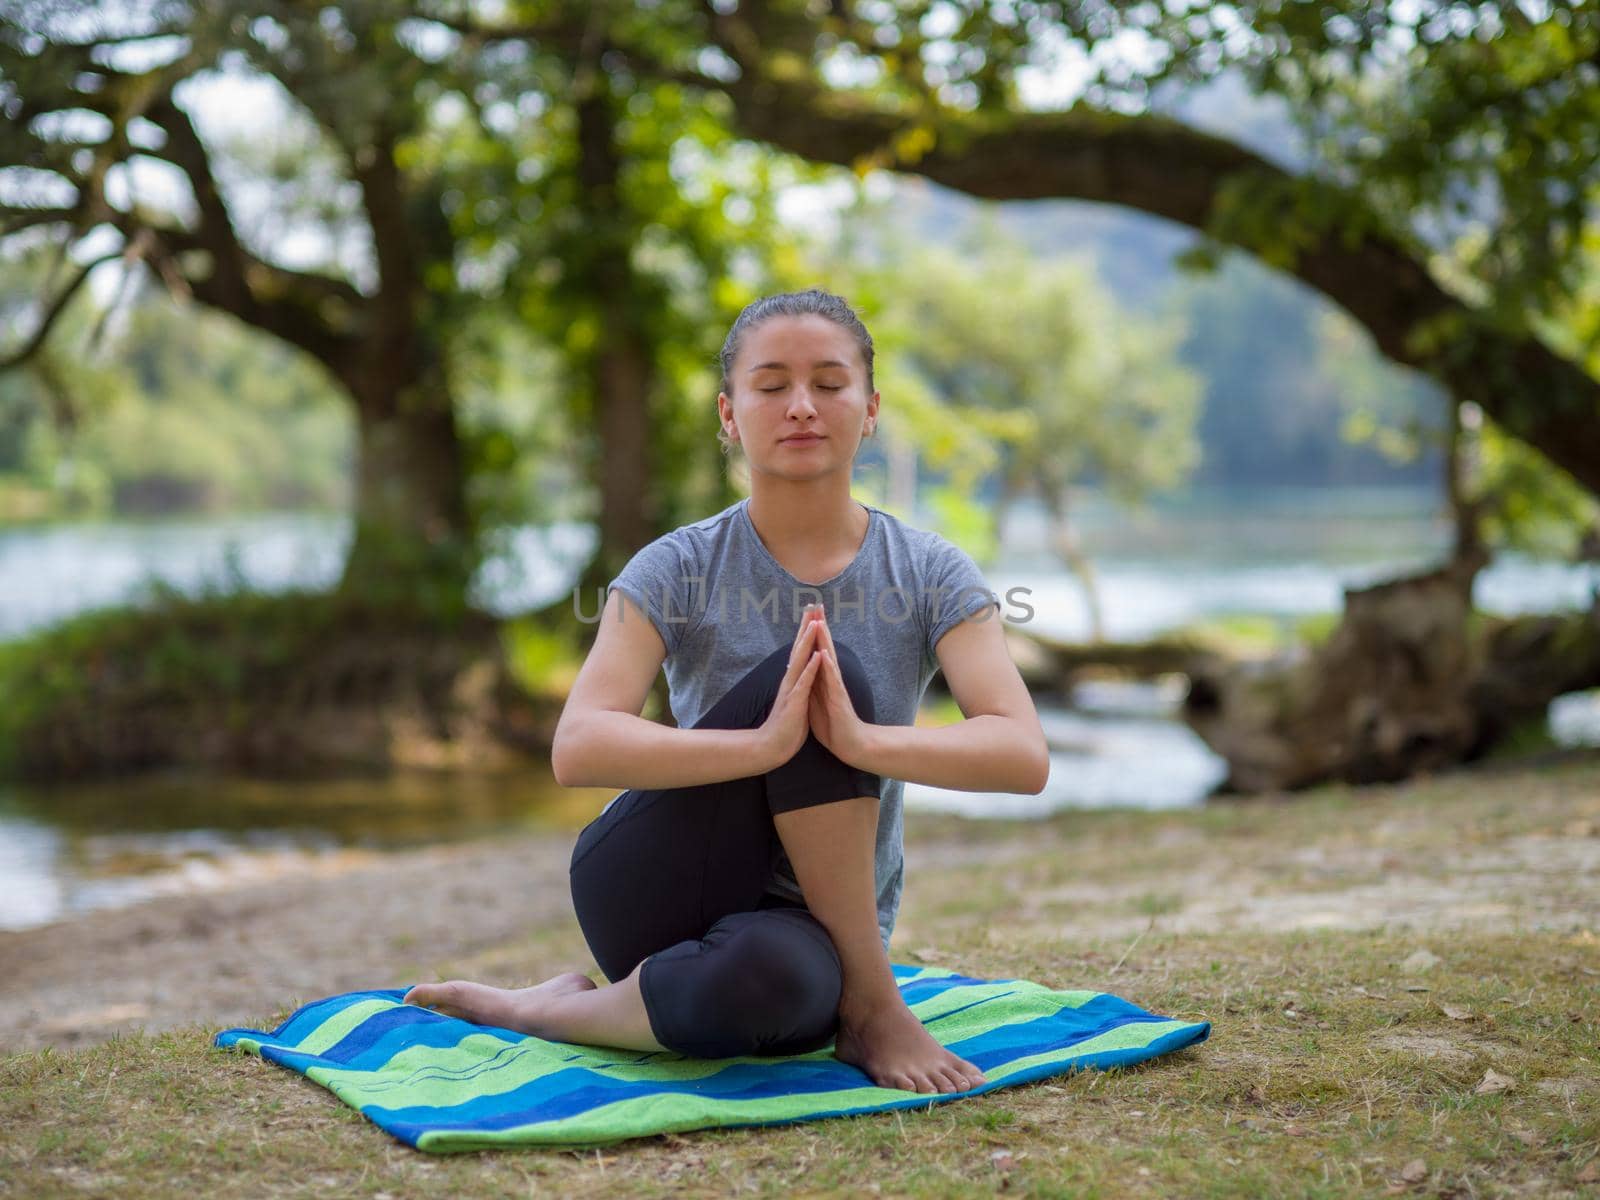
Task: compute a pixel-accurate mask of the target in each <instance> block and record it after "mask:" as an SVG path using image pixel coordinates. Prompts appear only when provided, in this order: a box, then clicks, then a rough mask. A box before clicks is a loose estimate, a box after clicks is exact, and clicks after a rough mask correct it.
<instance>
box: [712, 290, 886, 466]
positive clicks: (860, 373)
mask: <svg viewBox="0 0 1600 1200" xmlns="http://www.w3.org/2000/svg"><path fill="white" fill-rule="evenodd" d="M728 383H729V385H730V386H731V387H732V388H733V395H732V396H731V397H730V396H729V395H728V393H726V392H720V393H718V395H717V410H718V412H719V413H721V416H722V426H723V428H724V429H726V430H727V431H728V436H729V437H731V438H734V439H735V440H736V441H738V442H739V443H740V444H741V445H742V446H743V447H744V453H745V457H746V458H748V459H749V460H750V466H751V469H752V470H760V471H768V472H771V473H772V474H775V475H782V476H785V477H788V478H810V477H814V476H816V475H819V474H822V473H824V472H827V471H832V470H838V469H839V468H840V467H841V466H843V467H844V468H845V469H846V470H848V469H849V467H850V464H851V462H852V461H853V460H854V458H855V454H856V448H857V447H858V446H860V444H861V436H862V430H863V426H864V425H870V424H872V423H873V422H875V421H876V420H877V415H878V393H877V392H873V393H871V394H870V395H869V394H868V393H867V371H866V364H865V363H864V362H863V361H862V359H861V351H860V348H859V347H858V346H857V344H856V339H855V338H854V337H853V336H851V334H850V333H848V332H847V331H846V330H844V329H842V328H841V327H840V326H838V325H836V324H834V323H833V322H832V321H830V320H828V318H826V317H820V316H817V315H815V314H813V313H807V314H806V315H804V316H798V317H771V318H769V319H767V320H765V321H763V322H762V323H761V324H760V325H758V326H756V328H755V329H753V330H751V331H750V332H749V333H748V334H746V335H745V338H744V343H743V345H741V346H740V347H739V353H738V355H737V356H736V357H735V359H734V363H733V367H732V369H731V370H730V371H729V373H728ZM797 434H805V435H809V436H807V437H803V438H800V439H798V440H796V439H795V435H797Z"/></svg>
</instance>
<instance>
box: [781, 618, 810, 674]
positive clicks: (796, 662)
mask: <svg viewBox="0 0 1600 1200" xmlns="http://www.w3.org/2000/svg"><path fill="white" fill-rule="evenodd" d="M816 636H817V634H816V622H815V621H801V622H800V632H799V633H798V634H796V635H795V639H794V649H793V650H791V651H790V652H789V669H788V670H787V671H785V672H784V673H783V683H785V684H787V683H791V682H792V681H793V680H794V678H795V677H796V676H798V675H799V674H800V672H801V671H803V670H804V669H805V665H806V660H807V657H808V656H809V654H810V652H811V651H812V650H814V649H815V648H816ZM780 686H781V685H780Z"/></svg>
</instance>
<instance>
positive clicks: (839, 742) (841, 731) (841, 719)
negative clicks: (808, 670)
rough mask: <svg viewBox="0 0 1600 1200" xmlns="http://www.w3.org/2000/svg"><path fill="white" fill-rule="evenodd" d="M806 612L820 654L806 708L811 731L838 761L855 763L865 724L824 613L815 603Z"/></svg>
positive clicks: (864, 737) (862, 746)
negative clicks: (818, 665)
mask: <svg viewBox="0 0 1600 1200" xmlns="http://www.w3.org/2000/svg"><path fill="white" fill-rule="evenodd" d="M807 615H808V616H810V618H811V619H812V620H813V621H814V622H815V623H816V639H817V640H816V645H817V647H818V649H819V650H820V651H821V653H822V666H821V670H819V671H818V672H817V674H816V678H815V679H813V680H812V681H811V696H810V701H809V710H808V711H809V716H810V720H811V732H812V733H814V734H816V735H817V741H819V742H821V743H822V744H823V745H824V746H826V747H827V748H828V749H829V750H831V751H833V753H834V756H835V757H836V758H838V759H839V761H840V762H843V763H848V764H849V765H851V766H856V765H858V763H859V760H860V758H861V756H862V754H863V751H864V749H865V747H866V742H867V735H868V732H869V730H868V723H867V722H866V721H863V720H862V719H861V718H860V716H858V715H857V713H856V709H855V705H854V704H852V703H851V702H850V692H849V690H848V689H847V688H846V687H845V686H844V675H843V674H842V673H840V670H839V659H838V655H837V654H836V653H835V649H834V644H833V634H832V632H831V631H830V630H829V629H828V618H827V614H826V613H825V612H824V610H823V609H822V607H821V606H820V605H818V606H816V607H815V608H813V609H808V610H807ZM803 620H804V619H802V621H803ZM802 628H804V625H803V624H802Z"/></svg>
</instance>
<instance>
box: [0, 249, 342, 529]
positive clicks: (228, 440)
mask: <svg viewBox="0 0 1600 1200" xmlns="http://www.w3.org/2000/svg"><path fill="white" fill-rule="evenodd" d="M14 265H16V266H17V268H18V269H17V271H16V273H15V274H12V275H9V276H8V277H7V283H6V284H4V285H0V291H3V292H4V294H5V297H6V298H8V299H11V300H13V301H15V300H18V299H20V298H21V297H23V296H27V295H29V294H31V289H32V288H33V287H35V286H37V283H38V279H39V276H40V271H39V269H38V264H37V262H36V261H33V260H28V259H25V260H23V261H21V262H20V263H17V264H14ZM76 303H77V307H76V309H75V310H74V312H73V313H72V314H71V315H70V318H69V319H67V320H65V321H64V323H63V324H62V325H60V326H58V329H57V331H56V334H55V341H54V342H53V343H52V344H51V345H50V346H48V347H47V348H46V350H45V351H44V352H43V353H42V355H41V356H40V357H39V358H36V359H34V360H33V361H32V362H30V363H29V364H28V366H27V367H26V368H25V369H21V370H16V371H11V372H7V373H5V374H0V483H4V484H7V485H9V486H10V487H11V488H12V489H16V490H15V491H14V492H12V493H11V494H13V495H15V496H18V497H19V498H20V501H21V503H23V504H25V505H27V504H29V502H30V496H31V497H32V499H31V506H30V507H26V508H24V509H23V510H22V512H20V513H19V512H18V511H17V510H16V509H7V508H3V507H0V513H6V512H10V513H11V514H12V515H13V516H18V515H32V516H34V517H64V516H106V515H110V514H113V513H122V514H131V513H149V512H170V511H193V510H207V511H219V510H224V509H227V510H240V509H263V508H293V507H316V508H333V507H338V506H341V505H342V504H343V502H344V499H345V492H346V489H347V478H348V475H349V470H350V456H351V453H352V433H353V430H352V428H351V422H350V418H349V415H348V412H347V409H346V407H345V405H344V403H343V402H342V401H341V399H340V397H339V395H338V391H337V388H336V386H335V385H334V384H333V383H332V382H331V381H330V380H329V379H328V378H327V377H326V375H324V374H323V372H322V371H321V370H320V369H319V368H318V367H317V366H316V365H315V364H314V363H312V362H311V361H310V360H308V359H307V358H306V357H305V356H303V355H301V354H300V353H298V352H297V351H295V350H293V349H292V348H290V347H289V346H287V345H285V344H283V343H281V342H276V341H273V340H270V339H267V338H263V337H261V336H260V335H258V334H254V333H251V332H249V331H247V330H245V329H244V328H242V327H241V326H239V325H238V324H237V323H236V322H235V321H233V320H232V319H231V318H228V317H225V316H222V315H220V314H218V313H215V312H212V311H209V310H205V309H197V308H195V307H193V306H191V307H188V308H186V309H185V308H179V307H177V306H175V305H174V304H172V303H171V302H170V301H167V300H165V299H163V298H162V297H160V296H155V295H152V296H150V297H148V298H145V299H143V300H141V301H139V302H138V303H136V304H133V305H130V306H128V307H127V308H125V309H124V310H123V311H122V312H121V313H120V314H119V315H118V318H117V319H115V320H112V319H111V318H110V317H109V316H108V314H106V313H104V312H95V311H93V310H92V308H91V305H90V303H89V302H88V301H87V300H83V299H80V300H79V301H77V302H76ZM102 322H104V323H106V328H105V329H104V330H103V331H101V330H100V325H101V323H102ZM97 331H98V332H99V336H96V333H97ZM3 503H4V502H3V499H0V504H3Z"/></svg>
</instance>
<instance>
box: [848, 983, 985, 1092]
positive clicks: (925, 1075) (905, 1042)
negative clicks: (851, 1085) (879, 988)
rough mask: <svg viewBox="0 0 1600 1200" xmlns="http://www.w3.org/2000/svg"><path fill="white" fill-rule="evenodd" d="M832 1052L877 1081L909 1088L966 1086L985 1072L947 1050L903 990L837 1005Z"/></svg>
mask: <svg viewBox="0 0 1600 1200" xmlns="http://www.w3.org/2000/svg"><path fill="white" fill-rule="evenodd" d="M833 1052H834V1056H835V1057H837V1058H838V1059H839V1061H840V1062H847V1063H852V1064H854V1065H855V1066H858V1067H860V1068H861V1069H862V1070H863V1071H865V1072H866V1073H867V1074H868V1076H870V1077H871V1079H872V1082H873V1083H875V1084H877V1085H878V1086H879V1087H889V1088H899V1089H900V1090H902V1091H907V1092H964V1091H966V1090H967V1089H968V1088H975V1087H980V1086H981V1085H982V1084H983V1083H984V1078H983V1072H982V1071H980V1070H978V1068H977V1067H975V1066H973V1065H972V1064H971V1063H969V1062H968V1061H967V1060H966V1059H964V1058H959V1057H957V1056H956V1055H954V1054H951V1053H950V1051H948V1050H946V1049H945V1048H944V1047H943V1046H941V1045H940V1044H939V1043H938V1042H936V1041H934V1039H933V1035H932V1034H930V1033H929V1032H928V1031H927V1029H925V1028H924V1027H923V1024H922V1022H921V1021H919V1020H917V1018H916V1014H914V1013H913V1012H912V1011H911V1010H910V1009H909V1008H907V1007H906V1004H905V1001H904V1000H902V999H900V997H899V996H894V997H891V998H887V999H885V1000H883V1001H879V1002H868V1003H851V1002H849V1001H846V1002H845V1003H842V1004H841V1005H840V1006H839V1036H838V1037H837V1038H836V1039H835V1041H834V1048H833Z"/></svg>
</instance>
